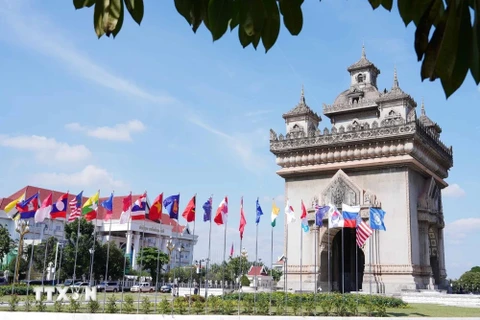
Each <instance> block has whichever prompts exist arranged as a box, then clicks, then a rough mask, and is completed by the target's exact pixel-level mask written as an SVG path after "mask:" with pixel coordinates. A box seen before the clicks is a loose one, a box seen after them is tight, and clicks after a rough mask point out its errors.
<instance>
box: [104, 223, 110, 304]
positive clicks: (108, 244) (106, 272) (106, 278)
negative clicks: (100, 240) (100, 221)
mask: <svg viewBox="0 0 480 320" xmlns="http://www.w3.org/2000/svg"><path fill="white" fill-rule="evenodd" d="M109 220H110V226H109V227H108V243H107V263H106V264H105V278H104V280H103V281H104V282H105V290H104V292H103V312H105V302H106V301H107V283H108V261H109V260H110V241H111V239H110V236H111V234H112V217H109Z"/></svg>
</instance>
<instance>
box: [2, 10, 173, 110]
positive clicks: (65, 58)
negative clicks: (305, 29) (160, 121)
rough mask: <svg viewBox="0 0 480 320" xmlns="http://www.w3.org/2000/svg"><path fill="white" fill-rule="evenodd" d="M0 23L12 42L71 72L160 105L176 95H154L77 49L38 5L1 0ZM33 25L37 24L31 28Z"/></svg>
mask: <svg viewBox="0 0 480 320" xmlns="http://www.w3.org/2000/svg"><path fill="white" fill-rule="evenodd" d="M1 2H2V3H3V5H2V4H0V18H2V19H0V23H1V22H2V20H3V21H4V23H3V24H4V25H6V27H7V29H6V30H4V34H8V35H9V36H11V39H12V41H14V42H16V43H20V44H22V45H24V46H27V47H29V48H31V49H33V50H34V51H36V52H37V53H40V54H43V55H45V56H47V57H50V58H52V59H54V60H55V62H56V63H58V64H62V65H63V67H65V68H66V69H68V70H69V71H70V72H71V73H72V74H74V75H77V76H80V77H83V78H84V79H86V80H89V81H91V82H93V83H94V84H96V85H98V86H101V87H105V88H108V89H111V90H114V91H116V92H118V93H121V94H127V95H130V96H133V97H135V98H140V99H143V100H146V101H149V102H154V103H158V104H170V103H173V102H175V98H173V97H172V96H170V95H169V94H167V93H163V94H154V93H151V92H149V91H148V90H146V89H144V88H141V87H139V86H138V85H136V84H135V83H133V82H131V81H130V80H127V79H125V78H123V77H121V76H119V75H116V74H114V73H112V72H110V71H108V70H107V69H105V68H103V67H102V66H101V65H100V64H97V63H95V62H94V60H93V59H91V58H90V57H89V56H88V55H87V54H86V53H85V52H82V51H81V50H79V49H78V48H76V47H75V46H74V45H73V44H72V42H71V41H70V37H68V36H66V35H64V34H62V33H61V31H60V30H61V26H57V25H54V24H53V23H52V21H50V19H48V18H46V17H44V16H41V15H40V14H38V10H35V8H28V3H25V2H23V1H15V2H11V1H5V0H4V1H1ZM32 26H34V27H32Z"/></svg>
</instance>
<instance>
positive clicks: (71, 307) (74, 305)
mask: <svg viewBox="0 0 480 320" xmlns="http://www.w3.org/2000/svg"><path fill="white" fill-rule="evenodd" d="M69 301H70V302H69V304H68V311H70V312H71V313H77V312H78V310H80V302H78V301H77V300H75V299H73V298H72V297H70V298H69Z"/></svg>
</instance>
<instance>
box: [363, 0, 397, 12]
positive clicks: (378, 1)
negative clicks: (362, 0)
mask: <svg viewBox="0 0 480 320" xmlns="http://www.w3.org/2000/svg"><path fill="white" fill-rule="evenodd" d="M368 2H370V5H371V6H372V8H373V10H375V9H377V8H378V7H379V6H380V5H382V7H384V8H385V9H387V10H388V11H390V10H392V6H393V0H368Z"/></svg>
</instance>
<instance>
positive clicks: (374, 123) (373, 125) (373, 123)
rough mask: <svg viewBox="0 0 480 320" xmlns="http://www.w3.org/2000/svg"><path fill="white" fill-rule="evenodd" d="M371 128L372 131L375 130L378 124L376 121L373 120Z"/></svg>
mask: <svg viewBox="0 0 480 320" xmlns="http://www.w3.org/2000/svg"><path fill="white" fill-rule="evenodd" d="M372 128H373V129H377V128H378V122H377V120H374V121H373V122H372Z"/></svg>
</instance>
